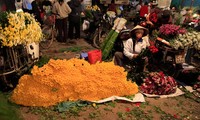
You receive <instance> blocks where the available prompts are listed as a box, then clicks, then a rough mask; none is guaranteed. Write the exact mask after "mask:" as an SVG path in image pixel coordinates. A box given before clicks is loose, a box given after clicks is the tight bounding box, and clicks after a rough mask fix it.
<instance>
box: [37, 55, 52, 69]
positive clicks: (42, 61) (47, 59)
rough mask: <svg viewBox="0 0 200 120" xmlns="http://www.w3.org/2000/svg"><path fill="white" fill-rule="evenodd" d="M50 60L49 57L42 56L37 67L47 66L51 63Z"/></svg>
mask: <svg viewBox="0 0 200 120" xmlns="http://www.w3.org/2000/svg"><path fill="white" fill-rule="evenodd" d="M49 60H50V58H49V57H47V56H42V57H41V58H40V59H39V61H37V62H36V63H35V65H36V66H38V67H42V66H43V65H45V64H47V63H48V62H49Z"/></svg>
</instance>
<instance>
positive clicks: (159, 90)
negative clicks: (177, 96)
mask: <svg viewBox="0 0 200 120" xmlns="http://www.w3.org/2000/svg"><path fill="white" fill-rule="evenodd" d="M176 88H177V83H176V81H175V80H174V78H173V77H171V76H165V74H163V72H152V73H150V74H149V76H148V77H147V78H146V79H144V83H143V84H142V85H141V86H140V90H141V91H142V92H143V93H147V94H155V95H169V94H173V93H175V92H176Z"/></svg>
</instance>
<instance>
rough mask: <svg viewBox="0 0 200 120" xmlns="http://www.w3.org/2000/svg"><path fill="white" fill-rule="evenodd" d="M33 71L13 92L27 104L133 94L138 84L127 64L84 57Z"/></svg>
mask: <svg viewBox="0 0 200 120" xmlns="http://www.w3.org/2000/svg"><path fill="white" fill-rule="evenodd" d="M31 73H32V75H24V76H22V77H21V78H20V80H19V84H18V85H17V87H16V88H15V89H14V92H13V94H12V96H11V98H12V101H13V102H15V103H17V104H21V105H25V106H51V105H56V104H57V103H58V102H63V101H67V100H71V101H76V100H87V101H96V100H100V99H103V98H107V97H111V96H113V95H117V96H127V95H133V94H136V93H137V92H138V86H137V85H136V84H135V83H132V81H127V78H126V76H127V72H125V71H124V68H122V67H119V66H115V65H114V63H113V62H102V63H97V64H92V65H91V64H89V63H88V62H87V61H85V60H81V59H75V58H73V59H70V60H52V59H51V60H50V61H49V62H48V64H46V65H44V66H43V67H41V68H38V67H37V66H34V67H33V69H32V71H31Z"/></svg>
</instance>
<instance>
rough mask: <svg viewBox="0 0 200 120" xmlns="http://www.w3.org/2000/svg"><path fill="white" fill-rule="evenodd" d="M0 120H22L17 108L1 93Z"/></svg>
mask: <svg viewBox="0 0 200 120" xmlns="http://www.w3.org/2000/svg"><path fill="white" fill-rule="evenodd" d="M0 120H21V118H20V115H19V111H18V108H17V106H15V105H14V104H12V103H10V102H9V101H8V100H7V98H6V97H5V95H4V94H3V93H1V92H0Z"/></svg>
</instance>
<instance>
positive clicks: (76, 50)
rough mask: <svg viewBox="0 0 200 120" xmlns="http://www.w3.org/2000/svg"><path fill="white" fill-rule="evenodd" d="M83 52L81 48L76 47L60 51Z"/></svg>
mask: <svg viewBox="0 0 200 120" xmlns="http://www.w3.org/2000/svg"><path fill="white" fill-rule="evenodd" d="M81 50H82V47H80V46H74V47H69V48H62V49H60V50H59V52H80V51H81Z"/></svg>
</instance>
